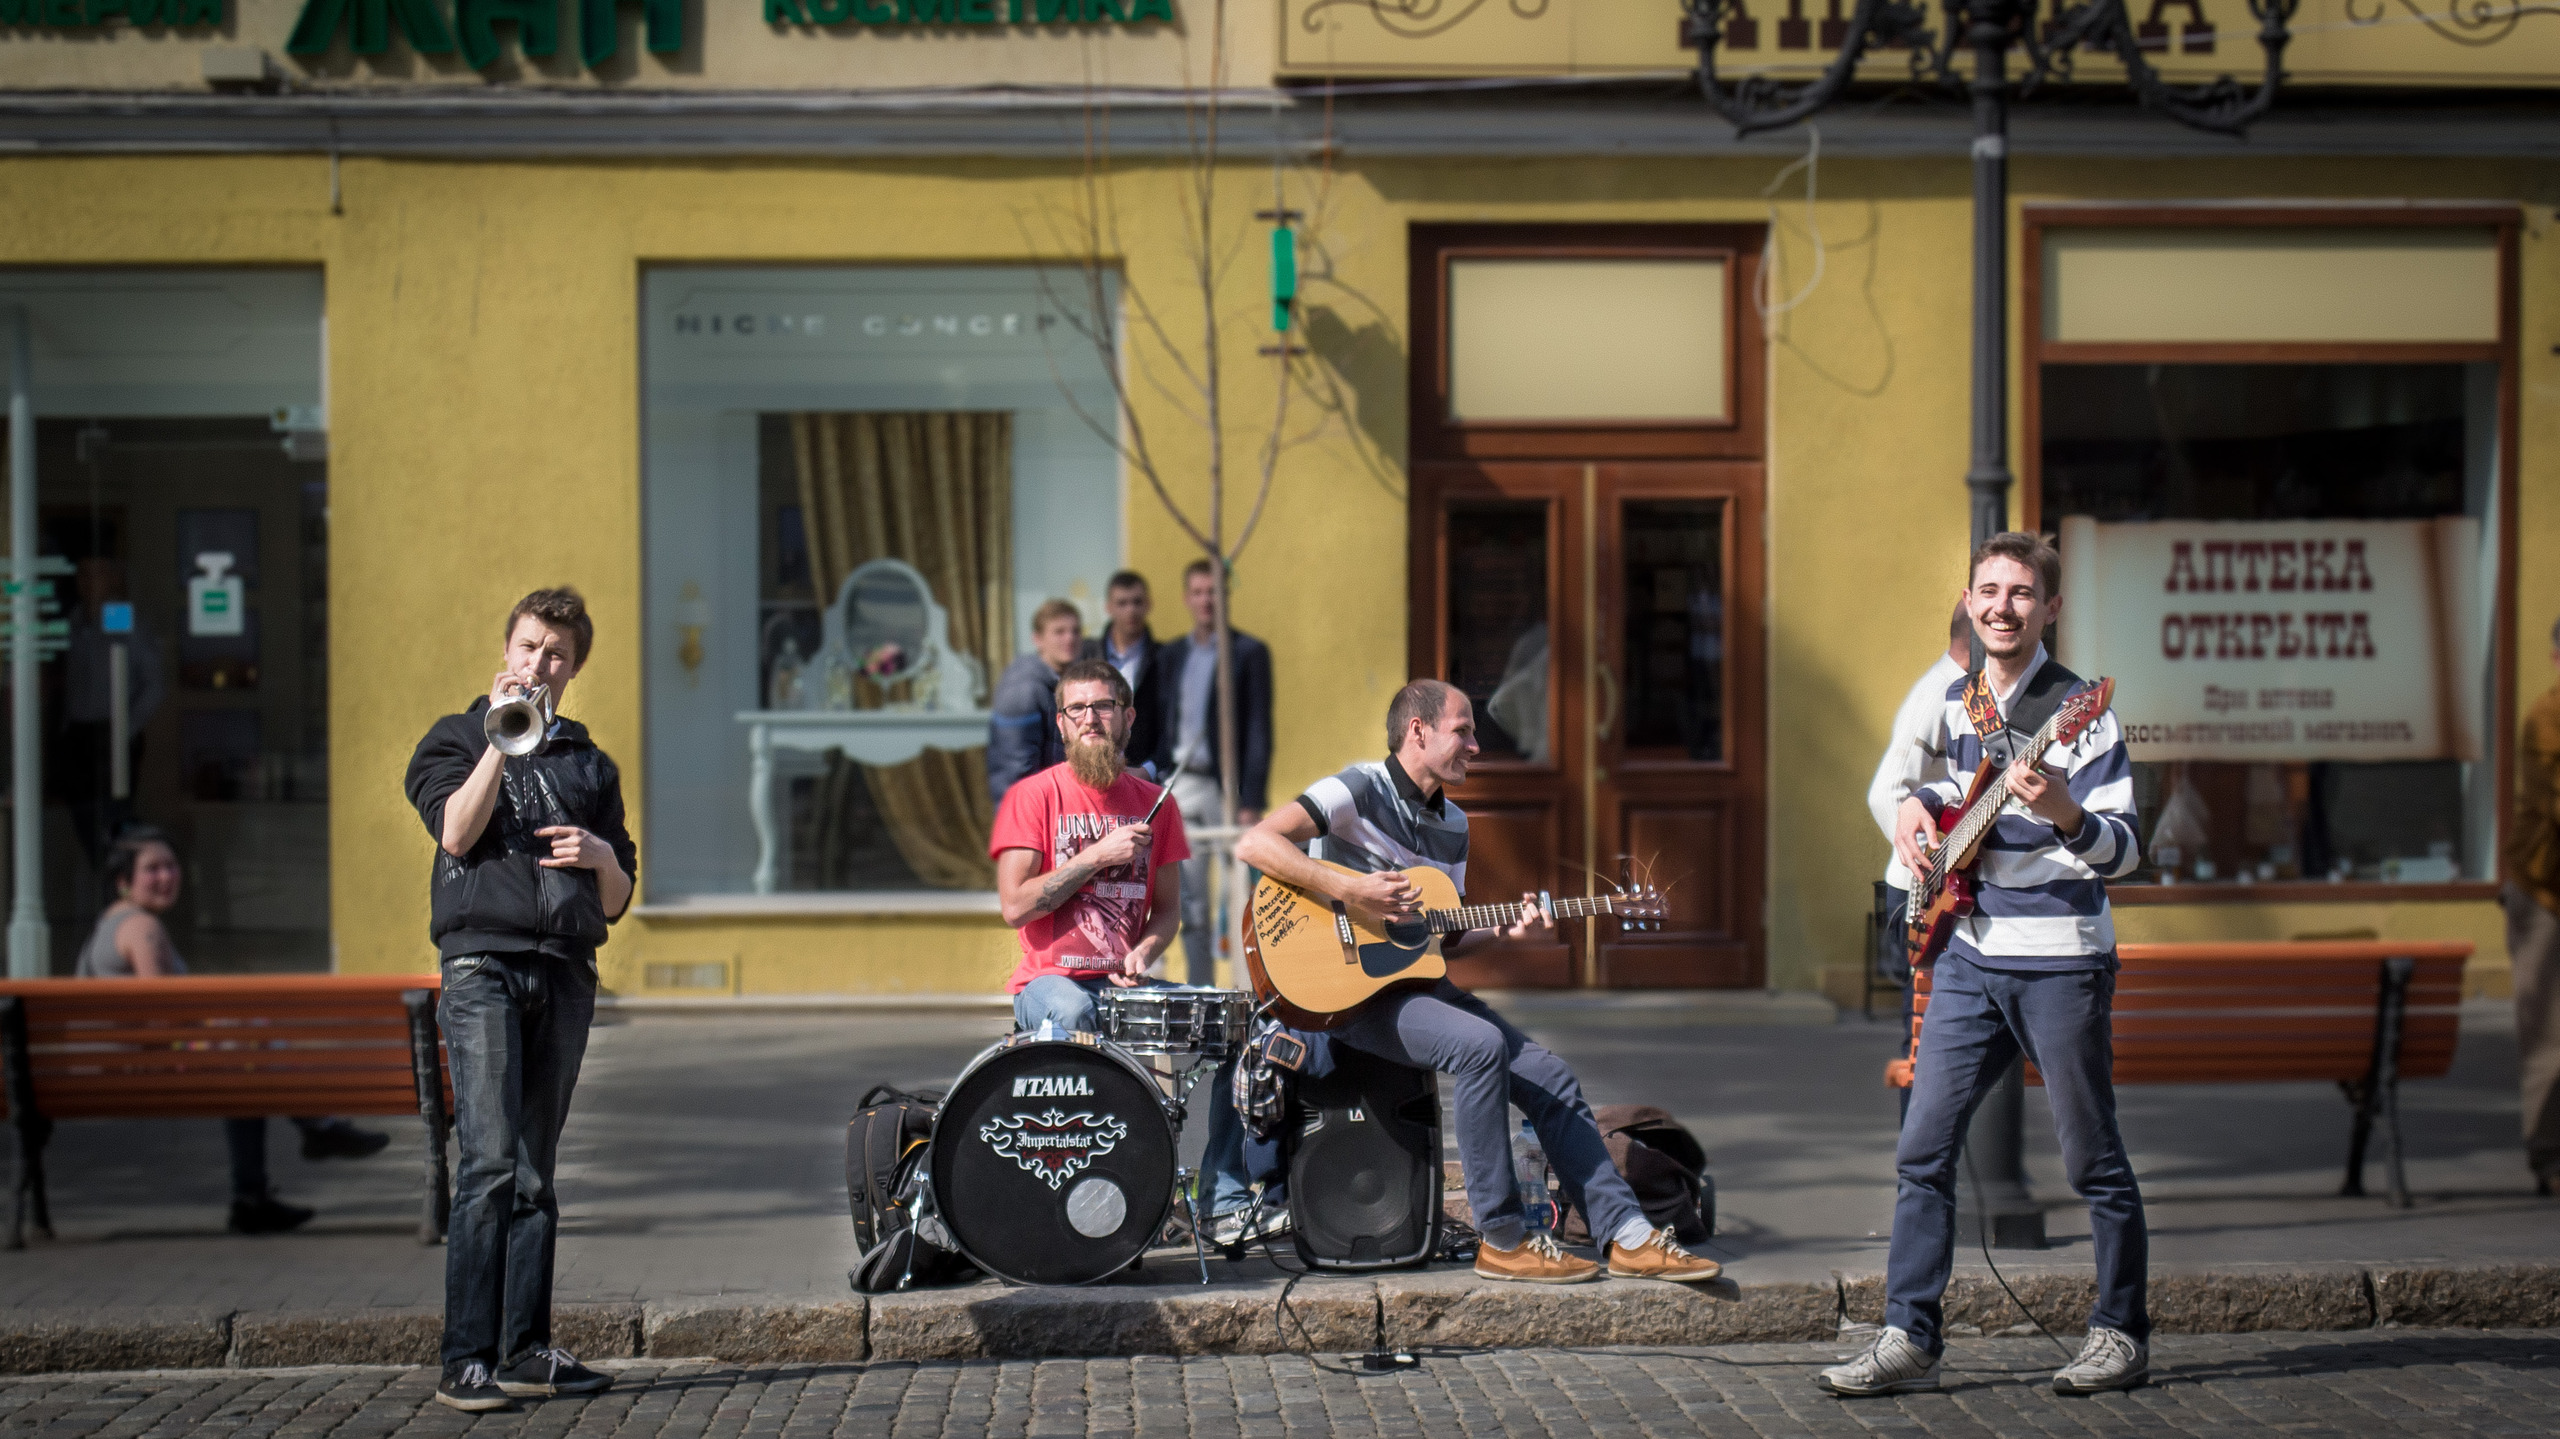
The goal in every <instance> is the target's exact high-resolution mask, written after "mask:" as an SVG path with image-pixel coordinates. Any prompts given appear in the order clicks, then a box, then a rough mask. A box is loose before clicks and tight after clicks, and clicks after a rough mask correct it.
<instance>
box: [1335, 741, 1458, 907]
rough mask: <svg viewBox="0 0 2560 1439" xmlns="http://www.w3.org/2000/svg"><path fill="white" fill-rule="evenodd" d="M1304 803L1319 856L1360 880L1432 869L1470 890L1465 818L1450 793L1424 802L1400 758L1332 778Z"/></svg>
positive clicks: (1356, 767)
mask: <svg viewBox="0 0 2560 1439" xmlns="http://www.w3.org/2000/svg"><path fill="white" fill-rule="evenodd" d="M1298 804H1299V807H1300V808H1302V809H1304V810H1306V812H1307V814H1308V815H1309V816H1310V817H1311V818H1313V819H1314V820H1315V822H1316V835H1317V838H1316V840H1315V842H1314V843H1313V844H1312V845H1310V846H1308V849H1307V853H1308V854H1310V855H1312V856H1313V857H1315V858H1317V859H1321V860H1329V861H1331V862H1332V863H1334V864H1338V865H1341V866H1342V867H1343V868H1345V869H1356V870H1358V871H1360V872H1361V873H1362V874H1375V873H1377V872H1378V871H1380V870H1385V869H1395V870H1403V869H1411V868H1412V867H1413V866H1415V865H1418V864H1427V865H1429V866H1431V867H1432V868H1433V869H1436V870H1439V871H1440V872H1441V873H1443V874H1446V875H1447V876H1449V879H1450V882H1451V883H1453V884H1455V885H1457V887H1458V893H1460V894H1465V893H1466V892H1467V812H1466V811H1465V810H1462V809H1460V808H1458V806H1457V805H1456V804H1455V803H1454V802H1453V801H1451V800H1450V798H1449V795H1448V792H1447V791H1445V790H1443V791H1438V792H1435V793H1434V794H1433V795H1432V796H1431V797H1430V798H1429V799H1424V798H1423V797H1422V786H1420V785H1418V784H1415V783H1414V782H1413V780H1412V778H1411V777H1410V776H1408V775H1406V774H1405V772H1404V766H1403V765H1401V764H1399V763H1397V762H1396V759H1395V756H1393V755H1389V756H1388V757H1387V758H1385V759H1383V760H1367V761H1364V762H1362V763H1360V764H1355V765H1353V766H1351V767H1350V768H1349V769H1346V770H1344V771H1342V772H1341V773H1340V774H1333V775H1327V776H1325V777H1324V778H1323V779H1320V780H1317V781H1316V782H1315V783H1314V784H1311V785H1309V786H1307V792H1306V793H1305V794H1302V795H1300V796H1298Z"/></svg>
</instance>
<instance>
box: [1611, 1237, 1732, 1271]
mask: <svg viewBox="0 0 2560 1439" xmlns="http://www.w3.org/2000/svg"><path fill="white" fill-rule="evenodd" d="M1722 1273H1724V1266H1723V1265H1721V1264H1718V1263H1717V1262H1715V1261H1714V1260H1712V1259H1701V1258H1699V1257H1698V1256H1697V1255H1695V1254H1692V1253H1690V1252H1689V1251H1688V1250H1686V1249H1683V1248H1681V1247H1680V1241H1679V1240H1677V1239H1674V1238H1672V1237H1671V1231H1670V1230H1668V1229H1656V1230H1654V1231H1653V1236H1652V1237H1651V1238H1649V1239H1647V1240H1645V1242H1644V1243H1642V1244H1639V1245H1637V1246H1636V1247H1635V1248H1633V1249H1629V1248H1627V1247H1625V1246H1624V1245H1621V1244H1617V1243H1614V1242H1613V1243H1611V1244H1610V1245H1609V1277H1610V1278H1612V1279H1668V1280H1670V1281H1671V1282H1672V1283H1674V1284H1703V1283H1705V1282H1706V1281H1707V1280H1710V1279H1713V1278H1715V1277H1716V1276H1717V1275H1719V1274H1722Z"/></svg>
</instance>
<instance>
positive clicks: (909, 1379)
mask: <svg viewBox="0 0 2560 1439" xmlns="http://www.w3.org/2000/svg"><path fill="white" fill-rule="evenodd" d="M1836 1353H1837V1347H1836V1346H1826V1345H1801V1344H1797V1345H1757V1346H1738V1347H1734V1348H1728V1349H1713V1350H1701V1349H1691V1350H1628V1349H1619V1350H1582V1351H1572V1350H1514V1351H1494V1352H1474V1353H1452V1354H1433V1355H1426V1356H1424V1357H1423V1359H1422V1362H1421V1363H1420V1364H1419V1365H1418V1366H1417V1367H1416V1368H1414V1369H1411V1370H1406V1371H1401V1372H1392V1373H1386V1374H1378V1375H1360V1374H1356V1373H1352V1372H1347V1371H1346V1370H1345V1369H1344V1368H1343V1366H1342V1365H1341V1364H1340V1361H1339V1356H1327V1357H1326V1364H1325V1367H1322V1368H1319V1367H1317V1366H1315V1365H1312V1364H1310V1363H1309V1361H1308V1360H1306V1359H1303V1358H1300V1357H1297V1356H1282V1357H1278V1358H1268V1359H1266V1358H1200V1359H1185V1360H1174V1359H1134V1360H1133V1359H1093V1360H1051V1361H1045V1362H1035V1361H1020V1362H995V1361H987V1362H979V1363H949V1364H943V1363H928V1364H909V1363H880V1364H869V1365H860V1364H846V1365H805V1366H797V1365H796V1366H783V1367H778V1368H745V1369H741V1368H732V1367H728V1366H720V1365H709V1364H689V1363H654V1362H646V1361H632V1362H629V1363H624V1364H619V1365H615V1366H612V1367H614V1368H615V1369H616V1371H617V1383H616V1385H615V1387H614V1388H613V1389H612V1390H611V1391H610V1392H608V1393H605V1394H603V1395H599V1396H596V1397H594V1398H590V1399H583V1400H579V1399H553V1400H542V1401H527V1402H525V1403H524V1404H523V1405H522V1406H521V1407H520V1408H518V1409H516V1410H514V1411H511V1412H505V1413H499V1414H490V1415H479V1416H472V1415H464V1414H459V1413H456V1412H454V1411H452V1410H449V1409H446V1408H443V1407H442V1406H440V1405H438V1404H436V1403H435V1402H434V1400H433V1399H432V1397H431V1395H432V1392H433V1387H434V1377H435V1376H434V1374H433V1373H432V1371H428V1370H423V1369H382V1368H366V1369H298V1370H276V1371H266V1372H256V1371H250V1372H230V1373H207V1374H193V1373H182V1372H159V1373H150V1374H124V1375H80V1376H65V1377H52V1378H45V1377H38V1378H29V1379H13V1380H6V1381H0V1434H7V1435H18V1434H27V1435H41V1436H43V1439H74V1436H85V1435H100V1436H114V1439H144V1436H158V1435H179V1434H185V1435H190V1436H195V1435H204V1436H225V1439H229V1436H240V1439H250V1436H257V1439H265V1436H276V1439H304V1436H311V1439H317V1436H322V1435H329V1436H343V1439H373V1436H384V1439H388V1436H393V1435H399V1436H422V1439H423V1436H434V1435H447V1434H454V1435H459V1434H462V1433H464V1432H469V1433H472V1434H475V1435H489V1436H513V1435H526V1436H554V1435H562V1436H583V1435H598V1436H603V1435H616V1436H622V1435H628V1436H652V1439H660V1437H661V1436H663V1439H726V1436H731V1435H737V1436H748V1439H762V1436H773V1439H814V1436H818V1435H874V1434H877V1435H890V1436H904V1435H970V1436H976V1435H1012V1434H1020V1435H1060V1436H1063V1435H1079V1434H1094V1435H1133V1434H1134V1435H1148V1434H1163V1435H1184V1436H1190V1435H1200V1436H1222V1435H1238V1436H1245V1435H1280V1434H1302V1433H1303V1434H1334V1435H1344V1436H1363V1435H1373V1436H1396V1439H1403V1436H1432V1435H1443V1434H1447V1435H1457V1434H1465V1435H1491V1434H1495V1433H1500V1434H1504V1435H1579V1434H1595V1435H1597V1434H1608V1435H1646V1436H1654V1435H1679V1434H1705V1435H1717V1436H1735V1439H1752V1436H1778V1435H1844V1436H1845V1435H1865V1434H1883V1435H1893V1436H1917V1435H1994V1436H2002V1439H2057V1436H2072V1439H2089V1436H2102V1435H2115V1434H2125V1435H2143V1436H2162V1439H2239V1436H2245V1435H2253V1434H2274V1433H2283V1434H2286V1435H2288V1436H2324V1435H2340V1436H2348V1435H2352V1436H2358V1439H2362V1436H2372V1435H2548V1434H2552V1433H2554V1432H2560V1331H2547V1330H2546V1331H2533V1330H2513V1331H2487V1332H2483V1331H2476V1330H2465V1331H2459V1332H2456V1331H2441V1330H2392V1331H2366V1332H2362V1333H2355V1334H2341V1335H2283V1334H2257V1335H2245V1336H2235V1337H2187V1336H2171V1337H2165V1338H2163V1339H2162V1340H2161V1342H2160V1343H2159V1344H2158V1345H2157V1346H2156V1347H2155V1348H2154V1351H2153V1356H2152V1358H2153V1365H2154V1369H2153V1374H2154V1382H2153V1383H2152V1384H2151V1385H2150V1386H2149V1387H2147V1388H2144V1389H2141V1390H2138V1391H2135V1392H2132V1393H2128V1394H2109V1395H2101V1396H2098V1397H2095V1398H2089V1399H2062V1398H2058V1397H2056V1396H2054V1395H2053V1394H2051V1393H2050V1392H2048V1391H2046V1390H2044V1389H2043V1388H2041V1387H2040V1383H2041V1381H2042V1380H2043V1379H2044V1378H2045V1376H2046V1375H2047V1374H2048V1373H2049V1372H2050V1370H2051V1368H2052V1366H2053V1350H2052V1349H2051V1347H2050V1346H2048V1345H2047V1344H2046V1343H2045V1342H2044V1341H2043V1340H2041V1339H2036V1340H2017V1339H1990V1340H1969V1341H1958V1342H1957V1343H1956V1344H1955V1346H1954V1347H1953V1348H1952V1349H1951V1350H1950V1351H1949V1354H1948V1364H1947V1367H1946V1380H1947V1387H1946V1389H1945V1390H1943V1391H1941V1392H1939V1393H1936V1394H1923V1395H1907V1396H1904V1397H1901V1398H1899V1399H1891V1400H1882V1399H1870V1400H1858V1401H1842V1400H1838V1399H1833V1398H1831V1397H1829V1396H1827V1395H1824V1394H1822V1393H1820V1392H1818V1391H1817V1390H1815V1389H1814V1387H1813V1383H1812V1375H1813V1371H1814V1369H1815V1368H1816V1367H1817V1366H1818V1365H1820V1364H1823V1363H1827V1362H1829V1361H1830V1360H1831V1359H1832V1358H1833V1357H1834V1356H1835V1355H1836Z"/></svg>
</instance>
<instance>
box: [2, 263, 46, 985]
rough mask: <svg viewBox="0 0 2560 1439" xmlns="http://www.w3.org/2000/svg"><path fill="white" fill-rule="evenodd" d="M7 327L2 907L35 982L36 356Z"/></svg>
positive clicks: (42, 961) (40, 817) (42, 940)
mask: <svg viewBox="0 0 2560 1439" xmlns="http://www.w3.org/2000/svg"><path fill="white" fill-rule="evenodd" d="M7 317H8V326H9V579H10V582H11V588H12V593H11V594H10V597H9V633H10V635H11V637H12V642H11V644H10V646H9V728H10V760H11V763H10V767H9V797H10V805H9V819H10V851H11V858H12V859H13V860H14V861H15V871H16V873H15V878H14V882H13V885H12V888H13V890H14V892H15V899H14V901H13V902H12V903H11V905H10V907H9V977H10V978H11V979H41V978H43V977H44V976H45V975H47V974H50V973H51V972H52V971H53V937H52V933H51V931H50V930H49V929H48V928H47V927H46V925H45V922H44V768H43V765H44V755H43V749H42V745H43V737H42V736H41V735H39V734H38V733H37V732H36V726H37V725H38V724H39V723H40V722H41V716H40V713H39V710H38V704H39V701H40V698H41V697H40V696H39V695H38V694H37V691H36V658H37V657H36V623H37V607H36V406H35V396H34V393H33V392H34V389H35V379H36V370H35V357H34V354H33V352H32V344H31V342H30V339H29V336H28V328H29V327H28V322H27V310H26V307H25V306H24V305H13V306H10V307H9V309H8V311H7Z"/></svg>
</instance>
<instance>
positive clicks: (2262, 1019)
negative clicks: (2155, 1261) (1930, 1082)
mask: <svg viewBox="0 0 2560 1439" xmlns="http://www.w3.org/2000/svg"><path fill="white" fill-rule="evenodd" d="M2470 954H2471V946H2470V945H2469V944H2467V943H2462V942H2459V941H2424V942H2419V941H2398V940H2354V941H2337V942H2330V941H2317V942H2303V941H2284V940H2277V941H2247V942H2238V943H2203V944H2127V945H2122V946H2120V947H2119V948H2118V950H2117V958H2118V961H2119V964H2120V968H2119V970H2118V972H2117V974H2116V996H2115V1020H2114V1033H2113V1039H2114V1044H2115V1082H2116V1083H2118V1084H2177V1083H2238V1082H2254V1081H2273V1080H2344V1081H2354V1080H2360V1079H2362V1078H2363V1077H2364V1075H2365V1072H2366V1071H2367V1070H2368V1069H2369V1068H2370V1067H2371V1065H2372V1061H2373V1026H2374V1014H2375V1009H2376V1006H2377V1005H2378V1004H2379V1002H2380V999H2381V992H2382V961H2384V960H2385V959H2392V958H2405V959H2411V960H2414V961H2415V965H2414V968H2413V973H2412V974H2411V976H2410V983H2409V989H2408V995H2407V999H2408V1004H2407V1008H2406V1010H2405V1011H2404V1018H2403V1021H2402V1029H2401V1047H2400V1074H2401V1077H2402V1078H2406V1079H2430V1078H2435V1077H2438V1076H2440V1075H2443V1074H2445V1073H2446V1072H2447V1071H2449V1070H2450V1069H2451V1068H2452V1067H2453V1056H2454V1051H2455V1049H2456V1047H2457V1043H2458V1040H2459V1038H2460V1005H2461V1000H2462V969H2463V964H2464V962H2465V961H2466V960H2467V959H2468V958H2469V957H2470ZM1914 987H1915V989H1916V990H1917V991H1918V992H1917V993H1916V994H1915V995H1914V996H1913V1009H1914V1012H1915V1014H1918V1015H1921V1016H1924V1017H1925V1015H1926V1014H1927V1012H1928V1005H1929V996H1928V990H1929V988H1930V976H1929V974H1928V973H1927V972H1925V971H1923V972H1922V973H1921V974H1920V975H1919V976H1918V977H1917V981H1916V983H1915V986H1914ZM2027 1076H2028V1082H2029V1083H2031V1084H2040V1083H2042V1082H2043V1076H2041V1075H2040V1074H2038V1073H2037V1072H2036V1070H2035V1067H2034V1066H2033V1065H2029V1066H2028V1067H2027Z"/></svg>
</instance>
